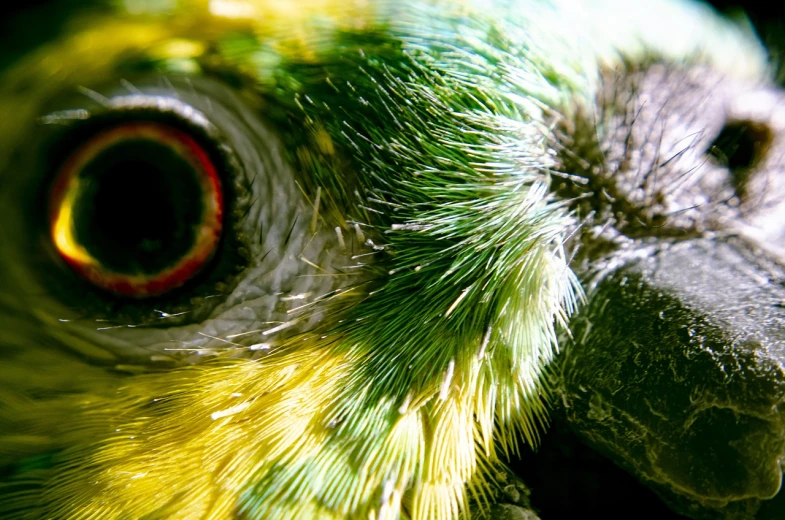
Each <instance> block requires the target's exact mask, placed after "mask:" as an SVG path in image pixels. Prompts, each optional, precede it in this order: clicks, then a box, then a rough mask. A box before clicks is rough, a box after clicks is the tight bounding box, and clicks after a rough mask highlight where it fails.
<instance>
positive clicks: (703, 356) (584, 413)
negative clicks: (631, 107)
mask: <svg viewBox="0 0 785 520" xmlns="http://www.w3.org/2000/svg"><path fill="white" fill-rule="evenodd" d="M611 264H612V265H614V266H615V267H612V268H609V269H607V270H606V271H605V272H604V273H602V274H601V275H599V276H598V278H597V280H596V281H595V283H594V284H593V285H592V287H591V288H590V290H589V296H588V303H587V305H586V306H585V307H584V308H583V309H582V310H581V312H580V313H579V315H578V316H577V317H576V318H575V321H574V322H573V326H572V327H571V329H572V332H573V335H572V340H571V341H570V344H569V345H568V347H567V349H566V352H565V356H564V358H563V365H562V369H563V374H562V376H563V381H562V385H563V386H562V392H563V399H564V403H565V406H566V410H565V413H566V414H567V417H568V419H569V421H570V423H571V424H572V426H573V428H574V429H575V430H576V431H577V432H578V433H579V435H580V436H581V437H582V438H584V439H585V440H586V441H587V442H588V443H589V444H591V445H592V446H594V447H595V448H598V449H599V450H600V451H602V452H604V453H605V454H607V455H609V456H610V457H611V458H612V459H614V460H615V461H616V462H617V463H619V464H620V465H622V466H623V467H625V468H626V469H628V470H630V471H631V472H632V473H634V474H635V475H636V476H638V477H639V478H641V479H643V480H645V481H647V482H648V483H649V484H650V485H652V487H653V488H654V489H655V490H657V491H658V492H659V493H660V495H661V496H663V498H665V499H666V501H668V502H670V503H671V505H672V506H674V507H675V509H677V510H679V511H681V512H685V513H688V514H690V516H698V517H702V516H700V515H710V516H711V517H712V518H713V517H715V516H716V515H717V511H721V512H722V516H723V517H726V516H725V515H729V516H727V517H734V518H736V517H739V518H750V517H756V518H759V517H760V516H756V514H757V513H756V511H757V512H758V513H760V514H762V513H763V512H764V511H766V510H770V509H772V508H773V507H783V506H781V505H780V506H776V505H774V504H775V502H777V501H773V502H770V503H768V504H767V503H765V502H764V501H765V500H766V499H769V498H771V497H773V496H774V495H776V494H777V492H778V491H779V489H780V484H781V481H782V468H781V461H782V459H783V456H784V455H785V414H783V411H785V409H784V410H781V409H780V407H781V404H782V403H783V400H784V399H785V368H784V367H783V365H784V364H785V269H783V268H782V267H781V265H780V263H778V262H777V261H774V260H773V258H772V257H771V256H769V255H766V254H763V253H761V252H760V250H758V249H757V248H755V247H754V246H753V245H751V244H750V242H747V241H743V240H741V239H718V238H700V239H693V240H688V241H685V242H680V243H675V244H666V245H662V244H659V245H652V244H648V245H645V246H642V247H641V249H639V250H638V251H636V254H632V255H630V254H626V255H625V256H619V257H617V258H616V259H614V262H611ZM609 265H610V264H609ZM784 408H785V407H784ZM712 510H714V511H712ZM767 514H775V516H776V513H767ZM780 515H781V516H776V517H777V518H785V510H783V511H780ZM772 518H774V517H772Z"/></svg>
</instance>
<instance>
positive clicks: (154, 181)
mask: <svg viewBox="0 0 785 520" xmlns="http://www.w3.org/2000/svg"><path fill="white" fill-rule="evenodd" d="M156 155H157V156H159V158H160V157H163V158H160V159H157V158H156V157H155V156H156ZM148 192H149V193H148ZM188 194H190V196H188ZM134 198H135V199H138V200H131V199H134ZM151 200H152V202H151ZM145 203H147V206H145ZM223 204H224V201H223V192H222V187H221V179H220V176H219V174H218V172H217V169H216V167H215V164H214V163H213V161H212V160H211V158H210V155H209V154H208V153H207V152H206V151H205V149H204V148H203V147H202V146H201V145H200V144H199V143H198V142H197V141H196V140H195V139H194V138H193V137H191V136H190V135H188V134H187V133H185V132H183V131H181V130H179V129H177V128H173V127H171V126H168V125H166V124H163V123H159V122H154V121H135V122H130V123H125V124H121V125H118V126H114V127H111V128H109V129H107V130H104V131H102V132H100V133H98V134H96V135H94V136H92V137H91V138H90V139H88V140H87V141H86V142H85V143H84V144H82V145H81V146H80V147H79V148H77V149H76V151H74V152H73V153H72V154H71V155H70V156H69V157H68V158H67V159H66V161H65V162H64V164H63V166H62V167H61V168H60V170H59V171H58V172H57V175H56V177H55V181H54V184H53V187H52V191H51V193H50V211H49V215H50V218H49V222H50V236H51V239H52V243H53V244H54V247H55V250H56V251H57V253H58V254H59V255H60V257H61V258H62V259H63V260H64V261H65V262H66V263H67V264H68V265H69V266H70V267H71V268H72V269H73V270H74V271H75V272H76V273H77V274H78V275H79V276H81V277H82V278H84V279H86V280H87V281H89V282H90V283H92V284H93V285H95V286H96V287H99V288H101V289H104V290H106V291H109V292H112V293H114V294H117V295H120V296H126V297H132V298H147V297H151V296H159V295H162V294H165V293H167V292H169V291H171V290H173V289H175V288H177V287H180V286H182V285H183V284H185V283H186V282H187V281H188V280H190V279H191V278H193V277H194V276H195V275H196V274H197V273H198V272H199V271H201V270H202V268H204V266H205V265H206V264H207V263H208V262H209V261H210V260H211V259H212V257H213V256H214V254H215V252H216V250H217V249H218V244H219V242H220V239H221V232H222V228H223V212H224V210H223ZM134 218H137V219H139V220H140V221H143V222H145V223H146V224H140V225H139V226H137V227H134V221H133V219H134ZM189 218H190V219H193V220H195V221H194V222H190V221H188V219H189ZM156 219H157V220H156ZM113 226H114V227H113ZM137 228H141V229H137ZM123 231H125V235H132V237H133V239H132V240H127V241H125V242H124V237H123V236H122V235H123ZM118 234H119V235H121V236H117V235H118ZM151 244H152V245H151Z"/></svg>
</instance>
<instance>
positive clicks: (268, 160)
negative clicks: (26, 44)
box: [0, 0, 785, 520]
mask: <svg viewBox="0 0 785 520" xmlns="http://www.w3.org/2000/svg"><path fill="white" fill-rule="evenodd" d="M596 4H597V5H595V3H591V5H589V3H583V2H579V1H577V0H576V1H572V0H553V1H545V0H542V1H539V0H518V1H498V2H481V1H462V2H441V1H437V0H433V1H432V0H420V1H415V0H411V1H409V0H404V1H399V2H394V1H384V0H378V1H366V0H357V1H351V0H350V1H334V0H300V1H297V2H287V1H283V0H210V1H209V2H208V1H198V0H182V1H174V0H172V1H170V0H150V1H145V0H125V1H122V2H113V3H95V5H91V6H89V7H88V6H81V7H78V8H77V7H73V6H69V7H68V8H67V9H65V10H66V11H67V16H63V17H62V20H60V21H59V22H58V24H57V26H58V29H57V30H56V31H52V32H51V34H49V35H48V37H47V38H46V41H44V42H43V43H39V44H38V45H37V46H36V47H35V48H32V49H29V50H28V51H27V52H25V53H23V54H22V55H20V56H15V57H14V59H13V60H8V63H7V64H6V65H5V67H4V70H3V72H2V82H0V107H2V108H1V109H0V110H1V112H2V114H4V115H3V117H2V118H0V143H1V145H0V172H1V173H0V228H1V229H2V237H3V246H2V253H0V313H1V314H0V322H2V323H3V325H2V334H0V348H2V357H1V358H0V467H2V468H3V470H2V474H3V485H2V488H0V489H2V499H0V511H2V514H4V515H6V516H8V517H9V518H78V519H125V518H140V519H141V518H148V519H152V518H161V519H163V518H209V519H230V518H244V519H269V520H283V519H293V518H298V519H299V518H302V519H310V518H319V519H322V518H323V519H344V518H363V519H365V518H368V519H394V518H411V519H434V520H447V519H454V518H460V517H466V516H469V515H470V514H473V513H472V512H474V513H476V512H477V511H484V510H485V509H486V508H487V506H488V503H489V501H490V500H491V499H492V496H493V495H494V493H495V491H496V489H497V488H498V485H499V474H500V472H501V471H502V469H503V467H504V464H505V461H507V460H509V459H510V458H511V457H514V456H515V455H516V454H517V453H518V450H519V448H520V446H521V445H522V444H523V443H528V444H535V443H536V441H537V439H538V436H539V434H540V432H542V431H544V427H545V425H546V423H547V410H548V405H549V402H551V401H553V397H554V395H555V394H557V393H558V392H559V386H560V382H559V377H560V376H559V373H560V372H559V370H554V369H553V367H554V366H556V365H555V364H553V363H551V362H552V361H553V360H554V359H555V358H556V357H557V355H561V354H563V353H561V354H560V353H559V350H560V349H559V345H560V343H561V344H562V345H564V344H565V342H567V341H568V338H570V337H572V339H570V340H569V341H574V342H580V338H578V337H577V336H576V335H575V334H573V335H572V336H571V334H570V330H571V321H570V317H571V315H573V313H574V312H576V309H577V308H578V307H580V306H581V305H580V304H581V302H582V301H584V299H585V296H584V294H588V295H589V296H588V298H589V301H590V302H592V303H593V302H594V300H593V299H592V296H591V295H592V294H593V293H592V288H593V287H594V286H593V285H592V284H593V283H594V282H595V281H596V280H597V279H598V277H602V276H603V274H602V273H607V272H609V271H613V269H614V266H616V265H617V264H618V262H619V261H620V260H619V259H620V258H629V257H633V256H635V255H643V254H651V251H652V248H654V247H656V246H655V245H654V244H659V243H662V242H663V241H666V242H668V243H690V244H692V243H693V242H692V241H695V240H706V241H709V242H711V243H712V244H713V243H715V242H716V243H720V242H722V240H724V238H722V237H725V236H726V235H729V234H733V235H734V236H736V235H738V236H743V237H746V240H749V241H753V242H755V243H756V244H764V245H765V246H766V247H765V248H764V249H765V250H766V254H767V255H769V256H770V257H771V258H779V255H780V254H781V249H780V248H781V244H782V243H783V242H782V240H781V238H782V236H783V231H785V230H784V229H783V226H782V225H781V222H772V220H771V218H770V216H771V213H770V212H771V211H773V210H772V208H774V210H776V208H777V207H778V206H777V205H778V204H779V203H780V202H781V200H780V199H781V195H782V193H783V189H785V188H783V181H782V180H781V179H780V178H778V177H777V175H775V174H776V173H777V166H776V164H775V163H774V162H773V161H770V160H769V155H767V152H768V151H769V150H775V149H777V147H778V146H780V147H781V146H782V144H780V143H778V140H777V136H776V130H777V128H776V122H772V121H774V119H772V117H773V116H770V113H771V110H772V107H773V106H776V104H777V102H778V98H777V94H776V93H775V91H774V90H773V87H772V86H771V84H772V82H771V80H770V76H771V71H770V68H769V65H768V63H767V57H766V54H765V53H764V51H763V49H762V47H761V45H760V43H759V42H758V41H757V39H756V38H755V37H754V36H753V35H752V34H751V32H750V31H749V30H747V29H745V28H744V27H743V26H737V25H735V24H733V23H731V22H729V21H726V20H724V19H721V18H719V17H718V16H717V15H716V14H714V13H712V12H711V11H710V10H709V9H708V8H707V7H705V6H703V5H701V4H693V3H689V2H683V1H676V0H657V1H654V2H649V3H648V4H647V5H646V6H645V7H643V6H639V5H637V3H634V2H622V1H618V0H603V1H602V2H598V3H596ZM775 119H776V118H775ZM729 121H730V122H729ZM734 125H735V126H734ZM750 172H753V173H755V175H753V174H752V173H750ZM757 172H762V173H760V174H758V173H757ZM762 208H765V210H764V209H762ZM718 237H719V238H718ZM722 243H724V242H722ZM771 244H774V245H771ZM623 255H626V256H623ZM618 312H620V313H623V312H624V310H623V309H622V310H620V311H618ZM549 367H551V368H549ZM533 484H534V485H535V486H536V483H533Z"/></svg>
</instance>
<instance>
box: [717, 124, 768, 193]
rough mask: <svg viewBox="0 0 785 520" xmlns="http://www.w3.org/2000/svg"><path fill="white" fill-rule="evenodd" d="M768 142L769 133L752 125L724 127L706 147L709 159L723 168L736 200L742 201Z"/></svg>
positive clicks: (764, 127) (766, 127) (756, 125)
mask: <svg viewBox="0 0 785 520" xmlns="http://www.w3.org/2000/svg"><path fill="white" fill-rule="evenodd" d="M771 142H772V132H771V129H770V128H769V127H768V126H767V125H765V124H761V123H756V122H754V121H734V122H729V123H727V124H726V125H725V126H724V127H723V129H722V131H720V134H719V135H718V136H717V138H716V139H715V140H714V142H712V143H711V146H709V155H711V156H712V157H714V159H715V160H716V161H717V162H719V163H720V164H722V165H723V166H725V167H727V168H728V169H729V170H730V172H731V182H732V183H733V187H734V189H735V190H736V193H737V194H738V195H739V197H741V198H744V195H745V189H746V185H747V183H748V182H749V180H750V177H751V174H752V170H753V169H754V168H755V166H756V165H757V164H758V163H760V161H761V160H762V159H763V158H764V156H765V155H766V152H767V151H768V148H769V147H770V145H771Z"/></svg>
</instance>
